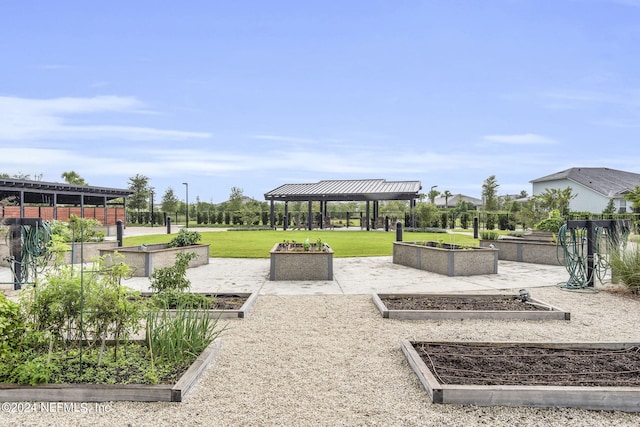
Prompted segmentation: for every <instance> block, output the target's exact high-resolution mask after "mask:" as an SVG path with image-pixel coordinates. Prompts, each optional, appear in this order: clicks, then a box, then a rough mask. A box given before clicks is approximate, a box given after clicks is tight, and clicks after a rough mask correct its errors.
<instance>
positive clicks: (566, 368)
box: [414, 343, 640, 387]
mask: <svg viewBox="0 0 640 427" xmlns="http://www.w3.org/2000/svg"><path fill="white" fill-rule="evenodd" d="M414 348H415V349H416V351H417V352H418V354H419V355H420V357H421V358H422V360H423V361H424V362H425V364H426V365H427V367H428V368H429V370H430V371H431V373H432V374H434V376H435V377H436V378H437V379H438V381H439V382H440V383H441V384H457V385H547V386H618V387H621V386H626V387H632V386H640V375H639V374H640V348H639V347H629V348H627V349H624V350H610V349H604V348H601V349H571V348H569V347H567V348H549V347H544V346H529V345H527V346H507V345H477V344H464V343H460V344H429V343H415V344H414Z"/></svg>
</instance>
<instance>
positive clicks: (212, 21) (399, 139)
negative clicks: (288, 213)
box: [0, 0, 640, 203]
mask: <svg viewBox="0 0 640 427" xmlns="http://www.w3.org/2000/svg"><path fill="white" fill-rule="evenodd" d="M0 54H1V57H2V60H1V64H2V66H1V67H0V150H1V151H0V172H4V173H9V174H16V173H26V174H31V175H40V174H42V180H44V181H55V182H58V181H59V182H62V181H63V180H62V178H61V174H62V173H63V172H66V171H71V170H73V171H76V172H77V173H78V174H80V176H82V177H83V178H84V179H85V180H86V181H87V182H88V183H89V184H91V185H96V186H103V187H116V188H126V187H127V185H128V180H129V178H130V177H132V176H134V175H136V174H142V175H145V176H147V177H149V178H150V184H151V185H152V186H153V187H154V188H155V189H156V194H157V195H158V196H157V200H159V199H160V197H161V195H162V193H164V191H165V190H166V189H167V188H169V187H171V188H173V189H174V191H176V193H177V195H178V196H179V197H180V198H184V194H183V193H184V190H185V187H184V185H182V183H183V182H188V183H189V199H190V201H193V200H195V198H196V197H199V198H200V200H202V201H205V202H214V203H218V202H221V201H224V200H226V199H227V198H228V196H229V193H230V190H231V187H240V188H242V189H243V191H244V194H245V195H247V196H251V197H255V198H257V199H258V200H263V199H264V196H263V195H264V193H265V192H267V191H269V190H271V189H273V188H276V187H278V186H279V185H281V184H285V183H293V182H316V181H319V180H322V179H364V178H383V179H387V180H419V181H421V182H422V186H423V191H424V192H428V191H429V188H430V187H431V186H432V185H437V186H438V190H440V191H444V190H449V191H451V192H452V193H454V194H457V193H463V194H466V195H470V196H475V197H479V196H480V193H481V186H482V183H483V181H484V180H485V179H486V178H487V177H489V176H491V175H495V176H496V179H497V181H498V184H499V185H500V187H499V189H498V192H499V193H500V194H507V193H509V194H513V193H519V192H520V191H521V190H526V191H527V192H528V193H531V184H530V182H529V181H531V180H532V179H535V178H539V177H541V176H544V175H547V174H551V173H554V172H558V171H560V170H563V169H566V168H569V167H579V166H583V167H587V166H592V167H609V168H614V169H621V170H626V171H630V172H636V173H640V169H639V167H640V166H638V165H640V154H639V153H640V150H639V149H638V143H639V142H640V0H482V1H477V0H467V1H456V0H446V1H445V0H439V1H435V0H428V1H418V0H413V1H408V0H395V1H376V0H353V1H349V0H345V1H333V0H324V1H313V0H311V1H278V0H271V1H242V0H239V1H215V0H210V1H205V0H202V1H192V0H184V1H157V0H155V1H147V0H137V1H121V0H110V1H105V2H95V1H66V0H57V1H44V0H43V1H36V0H24V1H8V0H3V1H1V2H0Z"/></svg>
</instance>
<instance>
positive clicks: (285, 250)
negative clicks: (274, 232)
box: [269, 243, 333, 280]
mask: <svg viewBox="0 0 640 427" xmlns="http://www.w3.org/2000/svg"><path fill="white" fill-rule="evenodd" d="M270 254H271V264H270V268H269V280H333V250H332V249H331V248H330V247H329V245H327V244H326V243H324V244H322V247H321V248H318V247H317V245H316V244H315V243H311V244H309V250H304V249H303V245H302V244H300V243H295V244H286V243H276V244H275V245H274V246H273V248H272V249H271V252H270Z"/></svg>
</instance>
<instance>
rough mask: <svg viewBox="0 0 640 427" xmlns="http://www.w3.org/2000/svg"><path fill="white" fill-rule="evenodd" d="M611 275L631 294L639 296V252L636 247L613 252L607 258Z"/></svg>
mask: <svg viewBox="0 0 640 427" xmlns="http://www.w3.org/2000/svg"><path fill="white" fill-rule="evenodd" d="M609 265H610V266H611V275H612V277H613V278H617V279H618V280H620V281H621V282H622V283H623V284H624V285H625V286H626V287H627V288H628V289H629V290H630V291H631V292H633V293H634V294H640V250H638V247H637V246H635V245H634V246H628V247H627V248H625V249H620V250H616V251H613V253H612V254H611V256H610V258H609Z"/></svg>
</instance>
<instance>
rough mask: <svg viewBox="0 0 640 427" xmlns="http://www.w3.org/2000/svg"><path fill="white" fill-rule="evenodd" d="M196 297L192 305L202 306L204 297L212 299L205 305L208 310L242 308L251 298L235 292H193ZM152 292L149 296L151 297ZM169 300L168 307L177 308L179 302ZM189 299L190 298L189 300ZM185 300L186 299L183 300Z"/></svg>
mask: <svg viewBox="0 0 640 427" xmlns="http://www.w3.org/2000/svg"><path fill="white" fill-rule="evenodd" d="M185 295H188V294H185ZM191 295H193V296H194V297H195V298H197V299H194V300H192V301H191V303H192V305H194V306H196V307H198V306H200V302H202V301H204V299H203V298H205V297H206V298H207V299H208V300H207V301H210V304H209V305H208V306H207V307H204V308H206V309H208V310H240V309H241V308H242V306H243V305H244V303H245V302H246V301H247V299H248V298H249V297H248V296H245V295H235V294H220V295H218V294H191ZM150 296H151V294H150V295H149V296H147V297H150ZM166 301H167V304H168V306H167V308H169V309H176V308H177V305H178V304H177V302H176V301H174V300H173V298H170V299H168V300H166ZM187 301H188V300H187ZM183 302H184V300H183Z"/></svg>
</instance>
